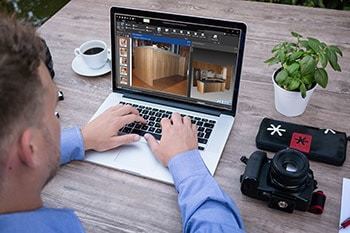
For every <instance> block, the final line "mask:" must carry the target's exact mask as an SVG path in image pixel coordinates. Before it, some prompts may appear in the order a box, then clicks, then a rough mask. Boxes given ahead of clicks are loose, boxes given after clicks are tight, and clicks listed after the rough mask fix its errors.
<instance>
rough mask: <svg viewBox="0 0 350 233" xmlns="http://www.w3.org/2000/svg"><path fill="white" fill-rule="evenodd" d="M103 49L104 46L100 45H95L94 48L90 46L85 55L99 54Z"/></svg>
mask: <svg viewBox="0 0 350 233" xmlns="http://www.w3.org/2000/svg"><path fill="white" fill-rule="evenodd" d="M102 51H103V48H100V47H94V48H90V49H88V50H86V51H85V52H84V54H85V55H94V54H98V53H100V52H102Z"/></svg>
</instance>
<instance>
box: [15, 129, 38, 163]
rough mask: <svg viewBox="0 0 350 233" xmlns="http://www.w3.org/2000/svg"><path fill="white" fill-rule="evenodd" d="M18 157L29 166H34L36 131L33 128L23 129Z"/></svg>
mask: <svg viewBox="0 0 350 233" xmlns="http://www.w3.org/2000/svg"><path fill="white" fill-rule="evenodd" d="M18 143H19V150H18V157H19V159H20V161H21V162H22V163H23V164H25V165H26V166H28V167H34V165H35V162H34V161H35V159H34V152H35V146H34V132H33V129H31V128H28V129H26V130H24V131H23V133H22V135H21V136H20V140H19V142H18Z"/></svg>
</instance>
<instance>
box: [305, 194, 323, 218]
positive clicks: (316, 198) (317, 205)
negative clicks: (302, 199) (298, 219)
mask: <svg viewBox="0 0 350 233" xmlns="http://www.w3.org/2000/svg"><path fill="white" fill-rule="evenodd" d="M325 203H326V195H325V194H324V193H323V192H322V191H316V192H313V193H312V198H311V204H310V207H309V210H308V211H309V212H310V213H313V214H322V213H323V211H324V205H325Z"/></svg>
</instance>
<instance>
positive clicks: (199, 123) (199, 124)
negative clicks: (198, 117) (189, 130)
mask: <svg viewBox="0 0 350 233" xmlns="http://www.w3.org/2000/svg"><path fill="white" fill-rule="evenodd" d="M203 123H204V122H203V121H197V123H196V125H198V126H202V125H203Z"/></svg>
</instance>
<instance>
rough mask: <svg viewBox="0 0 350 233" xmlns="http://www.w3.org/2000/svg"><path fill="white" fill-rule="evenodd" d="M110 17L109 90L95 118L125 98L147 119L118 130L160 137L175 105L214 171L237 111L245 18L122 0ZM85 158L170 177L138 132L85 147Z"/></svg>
mask: <svg viewBox="0 0 350 233" xmlns="http://www.w3.org/2000/svg"><path fill="white" fill-rule="evenodd" d="M110 25H111V44H112V45H111V51H112V62H111V65H112V87H113V92H112V93H110V95H109V96H108V97H107V99H106V100H105V101H104V102H103V104H102V105H101V106H100V107H99V109H98V110H97V112H96V113H95V114H94V116H93V117H92V119H94V118H96V117H97V116H98V115H100V114H101V113H102V112H104V111H105V110H106V109H108V108H109V107H111V106H114V105H118V104H130V105H132V106H134V107H135V108H137V109H138V110H139V112H140V114H141V115H142V116H143V117H144V118H145V119H147V121H148V123H147V124H139V123H136V122H135V123H131V124H129V125H126V126H125V127H123V128H122V129H121V130H120V131H119V132H116V133H118V134H127V133H137V134H139V135H141V136H143V135H144V134H145V133H146V132H148V133H151V134H152V135H153V136H154V137H155V138H156V139H158V140H160V138H161V132H162V129H161V125H160V120H161V119H162V118H164V117H166V118H170V117H171V114H172V113H173V112H179V113H180V114H181V115H182V116H188V117H190V118H191V121H192V123H193V124H196V125H197V127H198V135H197V136H198V142H199V147H198V149H199V151H200V154H201V156H202V159H203V161H204V163H205V165H206V166H207V168H208V170H209V172H210V173H211V174H212V175H214V172H215V169H216V167H217V165H218V163H219V160H220V157H221V154H222V152H223V150H224V147H225V144H226V141H227V139H228V136H229V134H230V131H231V129H232V125H233V122H234V119H235V115H236V108H237V98H238V89H239V83H240V76H241V69H242V61H243V50H244V45H245V37H246V25H245V24H244V23H241V22H232V21H224V20H218V19H209V18H204V17H193V16H185V15H180V14H172V13H164V12H154V11H145V10H139V9H130V8H121V7H112V8H111V11H110ZM101 130H103V129H101ZM174 140H175V139H174ZM85 160H86V161H89V162H92V163H96V164H99V165H103V166H106V167H110V168H114V169H118V170H121V171H125V172H128V173H131V174H135V175H138V176H142V177H146V178H149V179H154V180H157V181H162V182H165V183H170V184H171V183H173V179H172V176H171V174H170V173H169V171H168V169H167V168H165V167H164V166H163V165H162V164H161V163H160V162H159V161H158V160H157V159H156V158H155V157H154V155H153V154H152V152H151V150H150V148H149V147H148V145H147V142H146V140H145V139H144V138H143V137H141V140H140V141H138V142H135V143H131V144H128V145H124V146H121V147H119V148H117V149H113V150H110V151H107V152H103V153H101V152H94V151H90V152H88V153H87V155H86V158H85Z"/></svg>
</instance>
